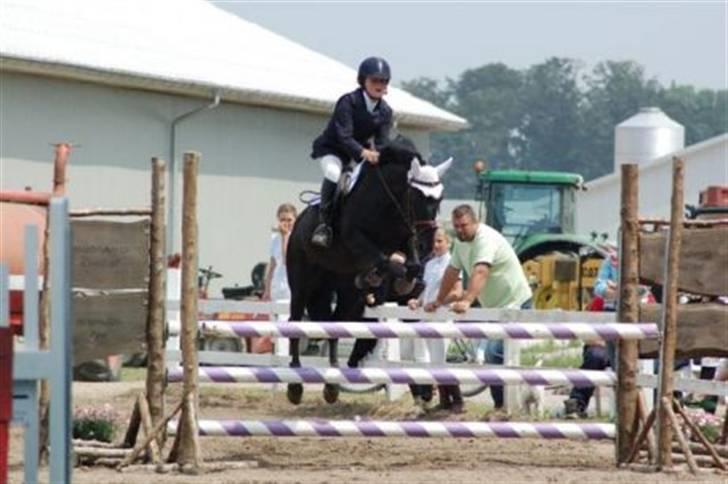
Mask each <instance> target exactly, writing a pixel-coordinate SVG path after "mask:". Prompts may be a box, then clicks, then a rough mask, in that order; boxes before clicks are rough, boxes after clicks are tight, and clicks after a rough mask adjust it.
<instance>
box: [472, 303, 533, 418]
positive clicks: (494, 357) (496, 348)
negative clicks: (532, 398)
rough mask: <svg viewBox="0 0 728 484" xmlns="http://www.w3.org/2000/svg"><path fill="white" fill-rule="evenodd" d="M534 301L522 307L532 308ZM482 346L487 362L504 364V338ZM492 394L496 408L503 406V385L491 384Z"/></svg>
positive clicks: (484, 343) (481, 344) (486, 342)
mask: <svg viewBox="0 0 728 484" xmlns="http://www.w3.org/2000/svg"><path fill="white" fill-rule="evenodd" d="M532 307H533V301H532V300H531V299H529V300H528V301H526V302H525V303H523V304H522V305H521V309H531V308H532ZM480 348H484V349H485V362H486V363H489V364H494V365H502V364H503V340H502V339H487V340H483V341H481V342H480ZM490 395H491V397H493V404H494V405H495V408H503V385H491V386H490Z"/></svg>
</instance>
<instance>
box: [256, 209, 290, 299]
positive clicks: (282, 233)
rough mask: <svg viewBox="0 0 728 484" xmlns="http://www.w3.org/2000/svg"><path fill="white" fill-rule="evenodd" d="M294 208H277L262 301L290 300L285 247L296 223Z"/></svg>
mask: <svg viewBox="0 0 728 484" xmlns="http://www.w3.org/2000/svg"><path fill="white" fill-rule="evenodd" d="M296 215H297V213H296V207H294V206H293V205H291V204H290V203H284V204H282V205H280V206H279V207H278V211H277V212H276V216H277V218H278V226H277V227H276V229H275V231H274V233H273V236H272V237H271V242H270V262H269V263H268V270H267V271H266V275H265V289H264V291H263V301H278V300H289V299H291V290H290V289H289V287H288V275H287V274H286V247H287V246H288V237H289V236H290V235H291V230H292V229H293V223H294V222H295V221H296Z"/></svg>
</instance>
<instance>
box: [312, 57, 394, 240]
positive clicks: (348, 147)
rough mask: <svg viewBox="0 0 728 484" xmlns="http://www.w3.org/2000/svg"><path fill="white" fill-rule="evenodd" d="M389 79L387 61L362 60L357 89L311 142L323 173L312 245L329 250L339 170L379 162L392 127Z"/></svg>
mask: <svg viewBox="0 0 728 484" xmlns="http://www.w3.org/2000/svg"><path fill="white" fill-rule="evenodd" d="M390 78H391V73H390V69H389V64H388V63H387V61H385V60H384V59H382V58H381V57H368V58H366V59H364V61H362V63H361V64H360V65H359V73H358V77H357V79H358V82H359V88H358V89H356V90H354V91H352V92H350V93H347V94H344V95H343V96H341V98H339V100H338V101H337V102H336V107H335V108H334V113H333V114H332V116H331V119H330V120H329V122H328V124H327V125H326V129H325V130H324V132H323V133H322V134H321V135H320V136H319V137H318V138H316V140H314V142H313V152H312V153H311V157H312V158H314V159H315V160H318V161H319V163H320V164H321V169H322V170H323V172H324V181H323V184H322V185H321V202H320V206H319V225H318V226H317V227H316V230H315V231H314V233H313V236H312V238H311V242H312V243H313V244H314V245H317V246H319V247H324V248H328V247H330V246H331V242H332V238H333V232H332V229H331V218H332V213H333V205H334V201H335V195H336V188H337V185H338V183H339V179H340V178H341V173H342V169H344V168H348V167H350V166H351V165H353V164H355V163H359V162H361V161H362V160H366V161H368V162H369V163H371V164H373V165H376V164H377V163H378V162H379V152H378V151H377V149H378V147H380V146H382V145H383V144H384V143H385V142H386V141H387V139H388V137H389V130H390V128H391V126H392V109H391V108H390V107H389V105H388V104H387V102H386V101H385V100H384V99H383V96H384V95H385V94H386V93H387V85H388V84H389V80H390Z"/></svg>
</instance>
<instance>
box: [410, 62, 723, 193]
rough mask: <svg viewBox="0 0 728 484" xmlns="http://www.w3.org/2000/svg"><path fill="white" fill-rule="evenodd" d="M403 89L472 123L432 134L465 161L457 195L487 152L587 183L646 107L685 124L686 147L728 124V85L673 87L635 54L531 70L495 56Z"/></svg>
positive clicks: (491, 160) (452, 175) (452, 181)
mask: <svg viewBox="0 0 728 484" xmlns="http://www.w3.org/2000/svg"><path fill="white" fill-rule="evenodd" d="M403 87H404V89H406V90H408V91H410V92H411V93H412V94H414V95H416V96H418V97H421V98H423V99H426V100H428V101H430V102H432V103H433V104H435V105H437V106H439V107H441V108H443V109H447V110H449V111H452V112H454V113H457V114H458V115H460V116H462V117H464V118H465V119H467V120H468V122H469V127H468V128H467V129H464V130H462V131H459V132H454V133H436V134H434V135H433V136H432V152H433V156H434V158H436V159H443V158H444V157H447V156H454V157H455V159H456V164H455V165H454V166H453V169H452V170H451V171H450V172H449V173H448V176H447V177H446V179H445V189H446V191H445V194H446V196H448V197H452V198H466V199H468V198H471V197H472V196H473V193H474V190H475V184H476V179H475V176H474V175H473V172H472V163H473V161H475V160H478V159H485V160H487V161H488V165H489V168H501V169H503V168H517V169H531V170H562V171H573V172H577V173H580V174H582V175H583V176H584V177H585V178H586V179H587V180H589V179H592V178H595V177H598V176H601V175H604V174H607V173H610V172H611V171H612V170H613V165H614V161H613V160H614V128H615V126H616V125H617V124H619V123H620V122H622V121H624V120H625V119H627V118H629V117H631V116H633V115H634V114H636V113H637V112H638V111H639V109H640V108H642V107H646V106H659V107H660V108H661V109H662V110H663V111H665V113H666V114H667V115H668V116H670V117H672V118H673V119H675V120H676V121H677V122H679V123H681V124H683V125H684V126H685V142H686V145H690V144H694V143H697V142H699V141H702V140H705V139H707V138H710V137H713V136H716V135H718V134H721V133H725V132H726V131H728V90H710V89H702V90H696V89H695V88H694V87H693V86H682V85H675V84H672V85H670V86H669V87H664V86H662V85H661V84H660V83H659V82H658V81H657V80H656V79H654V78H648V77H647V76H646V74H645V70H644V68H643V67H642V66H641V65H640V64H638V63H636V62H634V61H605V62H601V63H599V64H597V65H596V66H595V67H594V68H593V69H592V70H591V72H589V73H583V72H582V67H581V63H580V62H578V61H576V60H573V59H564V58H557V57H553V58H550V59H547V60H546V61H544V62H542V63H540V64H536V65H533V66H531V67H529V68H528V69H523V70H517V69H513V68H510V67H508V66H506V65H505V64H502V63H491V64H486V65H484V66H482V67H478V68H475V69H468V70H466V71H465V72H463V73H462V74H461V75H460V77H459V78H457V79H455V80H453V79H448V80H446V81H445V82H444V83H443V84H442V85H441V84H439V83H438V82H437V81H434V80H432V79H427V78H419V79H415V80H412V81H409V82H405V83H403Z"/></svg>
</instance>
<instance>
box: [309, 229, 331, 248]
mask: <svg viewBox="0 0 728 484" xmlns="http://www.w3.org/2000/svg"><path fill="white" fill-rule="evenodd" d="M333 235H334V234H333V232H332V231H331V227H329V226H328V225H326V224H319V226H318V227H316V229H315V230H314V231H313V236H312V237H311V243H312V244H313V245H316V246H318V247H323V248H324V249H328V248H329V247H331V239H332V238H333Z"/></svg>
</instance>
